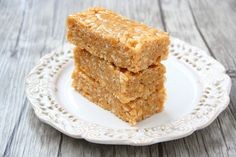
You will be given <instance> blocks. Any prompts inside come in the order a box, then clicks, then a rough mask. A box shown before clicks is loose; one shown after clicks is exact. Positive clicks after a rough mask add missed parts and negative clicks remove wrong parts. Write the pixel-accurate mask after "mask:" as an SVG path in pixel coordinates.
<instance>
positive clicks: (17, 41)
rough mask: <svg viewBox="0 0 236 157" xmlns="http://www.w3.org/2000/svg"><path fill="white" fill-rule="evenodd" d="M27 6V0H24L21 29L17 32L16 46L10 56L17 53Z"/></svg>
mask: <svg viewBox="0 0 236 157" xmlns="http://www.w3.org/2000/svg"><path fill="white" fill-rule="evenodd" d="M25 8H26V4H25V1H24V7H23V12H22V20H21V23H20V29H19V31H18V34H17V38H16V44H15V46H14V49H13V50H12V51H11V54H10V57H15V55H16V54H17V47H18V45H19V41H20V36H21V33H22V28H23V24H24V21H25V10H26V9H25Z"/></svg>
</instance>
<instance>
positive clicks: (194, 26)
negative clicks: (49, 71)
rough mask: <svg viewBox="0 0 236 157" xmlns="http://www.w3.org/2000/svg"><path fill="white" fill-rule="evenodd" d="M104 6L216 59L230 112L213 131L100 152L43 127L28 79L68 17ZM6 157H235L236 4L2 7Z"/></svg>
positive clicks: (119, 1)
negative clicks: (223, 72)
mask: <svg viewBox="0 0 236 157" xmlns="http://www.w3.org/2000/svg"><path fill="white" fill-rule="evenodd" d="M97 5H99V6H103V7H106V8H109V9H112V10H114V11H117V12H118V13H121V14H122V15H125V16H127V17H130V18H132V19H136V20H138V21H141V22H144V23H146V24H148V25H151V26H153V27H157V28H160V29H163V30H166V31H168V32H169V33H170V34H171V35H172V36H175V37H178V38H180V39H182V40H185V41H187V42H189V43H192V44H193V45H196V46H198V47H200V48H202V49H204V50H206V51H207V52H209V53H210V55H212V56H213V57H214V58H216V59H217V60H219V61H220V62H221V63H222V64H223V65H224V66H225V67H226V69H227V73H228V74H229V75H230V76H231V78H232V83H233V86H232V90H231V102H230V104H229V107H228V108H227V109H226V110H225V111H224V112H223V113H222V114H220V116H219V117H218V118H217V119H216V120H215V121H214V122H213V123H212V124H211V125H210V126H209V127H207V128H205V129H203V130H200V131H197V132H195V133H193V134H192V135H190V136H188V137H186V138H183V139H179V140H174V141H170V142H163V143H159V144H154V145H151V146H145V147H133V146H118V145H99V144H93V143H89V142H87V141H85V140H76V139H72V138H70V137H67V136H65V135H63V134H61V133H60V132H58V131H57V130H55V129H53V128H52V127H50V126H48V125H46V124H44V123H42V122H40V121H39V120H38V118H37V117H36V116H35V114H34V112H33V110H32V108H31V106H30V104H29V102H28V100H27V99H26V96H25V93H24V81H25V76H26V75H27V74H28V73H29V71H30V70H31V68H32V67H33V66H34V65H35V64H36V63H37V62H38V61H39V58H40V57H42V56H43V55H45V54H46V53H49V52H50V51H51V50H53V49H55V48H56V47H58V46H60V45H62V44H64V43H65V42H66V41H65V31H66V30H65V20H66V17H67V15H68V14H70V13H73V12H77V11H81V10H84V9H86V8H88V7H91V6H97ZM0 25H1V26H0V55H1V56H0V156H4V157H5V156H7V157H8V156H9V157H19V156H27V157H60V156H62V157H66V156H68V157H75V156H86V157H87V156H101V157H105V156H121V157H124V156H149V157H152V156H160V157H162V156H167V157H171V156H177V157H182V156H196V157H202V156H207V157H208V156H212V157H216V156H236V0H222V1H220V0H189V1H187V0H86V1H85V0H77V1H76V0H74V1H72V0H0Z"/></svg>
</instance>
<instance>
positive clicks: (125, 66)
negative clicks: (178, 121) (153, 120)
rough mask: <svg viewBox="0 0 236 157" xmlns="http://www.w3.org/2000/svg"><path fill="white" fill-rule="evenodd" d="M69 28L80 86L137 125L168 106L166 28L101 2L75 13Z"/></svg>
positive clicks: (75, 83) (76, 84)
mask: <svg viewBox="0 0 236 157" xmlns="http://www.w3.org/2000/svg"><path fill="white" fill-rule="evenodd" d="M67 27H68V32H67V39H68V41H69V42H71V43H73V44H74V45H76V47H75V49H74V61H75V69H74V72H73V75H72V78H73V84H72V85H73V87H74V88H75V89H76V90H77V91H79V92H80V93H81V94H82V95H84V96H85V97H86V98H88V99H89V100H91V101H92V102H94V103H96V104H98V105H99V106H101V107H102V108H104V109H107V110H109V111H111V112H113V113H114V114H115V115H117V116H118V117H119V118H121V119H122V120H124V121H127V122H129V123H130V124H132V125H134V124H136V122H138V121H140V120H142V119H144V118H147V117H149V116H151V115H153V114H154V113H157V112H160V111H161V110H162V109H163V104H164V101H165V97H166V93H165V87H164V82H165V67H164V66H163V65H162V64H161V63H160V61H161V60H163V59H166V58H167V55H168V45H169V37H168V35H167V34H166V33H164V32H160V31H158V30H156V29H153V28H150V27H148V26H145V25H144V24H140V23H137V22H135V21H132V20H129V19H127V18H125V17H122V16H120V15H117V14H115V13H113V12H111V11H109V10H106V9H104V8H100V7H96V8H91V9H89V10H87V11H85V12H82V13H77V14H74V15H70V16H69V17H68V20H67Z"/></svg>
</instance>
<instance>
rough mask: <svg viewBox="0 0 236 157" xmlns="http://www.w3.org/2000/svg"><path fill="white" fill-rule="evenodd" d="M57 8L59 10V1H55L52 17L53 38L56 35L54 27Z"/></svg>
mask: <svg viewBox="0 0 236 157" xmlns="http://www.w3.org/2000/svg"><path fill="white" fill-rule="evenodd" d="M57 8H58V1H55V2H54V4H53V15H52V23H53V26H52V30H51V36H52V35H53V34H54V30H55V29H54V27H55V21H56V17H57V16H56V11H57Z"/></svg>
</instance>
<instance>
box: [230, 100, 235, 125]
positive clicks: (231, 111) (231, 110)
mask: <svg viewBox="0 0 236 157" xmlns="http://www.w3.org/2000/svg"><path fill="white" fill-rule="evenodd" d="M230 104H232V105H234V104H233V102H232V101H231V99H230ZM229 112H230V113H231V114H232V116H233V118H234V120H235V121H236V116H235V115H234V112H233V109H232V108H231V107H230V105H229Z"/></svg>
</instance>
